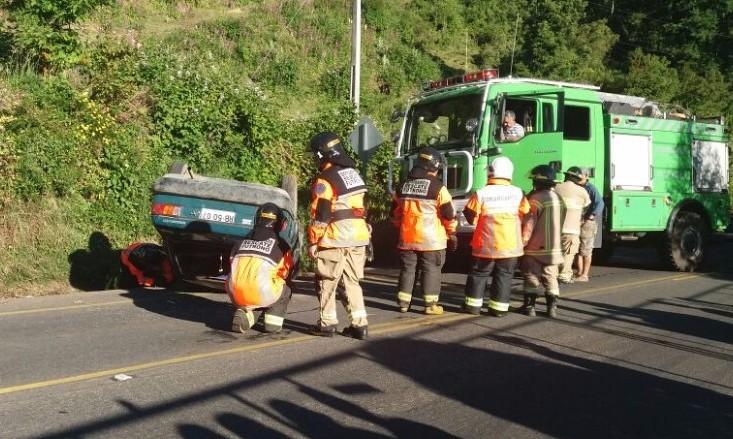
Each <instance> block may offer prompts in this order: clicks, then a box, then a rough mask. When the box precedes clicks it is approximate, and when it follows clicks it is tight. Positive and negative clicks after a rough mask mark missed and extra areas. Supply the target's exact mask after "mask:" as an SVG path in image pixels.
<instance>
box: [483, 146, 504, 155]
mask: <svg viewBox="0 0 733 439" xmlns="http://www.w3.org/2000/svg"><path fill="white" fill-rule="evenodd" d="M502 152H504V150H503V149H501V148H499V147H498V146H496V147H494V148H489V149H487V150H486V154H488V155H490V156H494V155H499V154H501V153H502Z"/></svg>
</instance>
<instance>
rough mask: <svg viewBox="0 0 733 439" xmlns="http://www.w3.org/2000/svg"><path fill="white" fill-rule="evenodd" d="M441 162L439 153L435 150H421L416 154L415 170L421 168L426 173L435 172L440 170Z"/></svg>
mask: <svg viewBox="0 0 733 439" xmlns="http://www.w3.org/2000/svg"><path fill="white" fill-rule="evenodd" d="M442 162H443V161H442V160H441V158H440V153H439V152H438V150H437V149H435V148H423V149H421V150H420V152H419V153H418V154H417V160H415V167H416V168H423V169H425V170H426V171H428V172H435V171H437V170H438V169H439V168H440V165H441V163H442Z"/></svg>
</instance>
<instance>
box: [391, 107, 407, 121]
mask: <svg viewBox="0 0 733 439" xmlns="http://www.w3.org/2000/svg"><path fill="white" fill-rule="evenodd" d="M403 117H405V111H404V110H400V109H399V108H398V109H396V110H395V111H394V112H392V117H390V118H389V120H390V121H391V122H397V121H398V120H400V119H401V118H403Z"/></svg>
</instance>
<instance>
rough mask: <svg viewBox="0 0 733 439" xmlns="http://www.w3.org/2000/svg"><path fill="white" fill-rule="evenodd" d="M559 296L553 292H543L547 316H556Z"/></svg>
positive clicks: (552, 317)
mask: <svg viewBox="0 0 733 439" xmlns="http://www.w3.org/2000/svg"><path fill="white" fill-rule="evenodd" d="M558 299H559V297H558V296H555V295H553V294H545V300H547V316H548V317H549V318H551V319H554V318H555V317H557V301H558Z"/></svg>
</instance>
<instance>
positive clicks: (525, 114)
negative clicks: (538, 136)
mask: <svg viewBox="0 0 733 439" xmlns="http://www.w3.org/2000/svg"><path fill="white" fill-rule="evenodd" d="M536 108H537V102H535V101H531V100H525V99H507V101H506V109H507V110H511V111H513V112H514V114H515V115H516V122H517V123H518V124H520V125H522V127H523V128H524V133H525V135H526V134H529V133H531V132H534V131H536V126H537V111H536Z"/></svg>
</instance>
